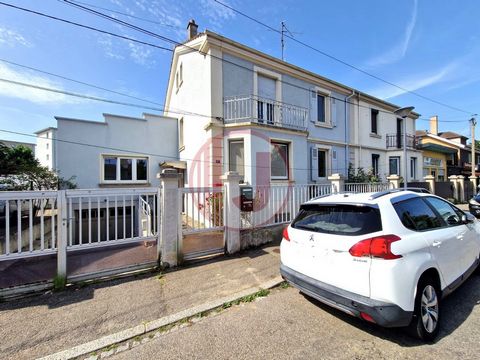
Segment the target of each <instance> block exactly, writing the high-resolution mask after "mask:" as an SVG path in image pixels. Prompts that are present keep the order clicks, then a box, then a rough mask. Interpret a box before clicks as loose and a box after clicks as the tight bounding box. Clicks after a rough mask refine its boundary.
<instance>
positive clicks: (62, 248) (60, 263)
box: [52, 190, 71, 287]
mask: <svg viewBox="0 0 480 360" xmlns="http://www.w3.org/2000/svg"><path fill="white" fill-rule="evenodd" d="M57 214H58V216H57V221H58V228H57V278H56V280H55V281H54V285H55V287H63V286H64V285H65V283H66V281H67V241H68V240H67V224H68V214H67V194H66V191H65V190H58V192H57ZM70 215H71V214H70ZM52 230H53V229H52Z"/></svg>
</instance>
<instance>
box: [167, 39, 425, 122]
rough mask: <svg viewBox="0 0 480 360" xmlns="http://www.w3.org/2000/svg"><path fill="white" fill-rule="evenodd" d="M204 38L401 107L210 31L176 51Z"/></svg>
mask: <svg viewBox="0 0 480 360" xmlns="http://www.w3.org/2000/svg"><path fill="white" fill-rule="evenodd" d="M203 36H205V37H207V40H208V37H211V38H215V39H217V40H219V41H220V42H221V44H222V46H224V45H225V44H229V45H231V46H234V47H236V48H240V49H243V50H245V51H248V52H250V53H253V54H255V55H257V56H261V57H263V58H265V59H267V60H269V61H271V62H274V63H276V64H278V65H279V66H287V67H289V68H291V69H293V70H295V71H298V72H301V73H303V74H305V75H308V76H312V77H315V78H317V79H318V80H321V81H326V82H329V83H331V84H333V85H335V86H337V87H340V88H343V90H344V91H345V92H349V93H352V92H355V93H356V94H358V95H359V96H360V97H362V98H363V100H370V101H375V102H377V103H381V104H382V105H384V106H385V107H388V108H390V109H392V111H393V110H394V109H398V108H400V107H401V106H399V105H396V104H393V103H390V102H388V101H385V100H382V99H379V98H376V97H374V96H372V95H370V94H367V93H365V92H362V91H360V90H358V89H355V88H352V87H350V86H347V85H344V84H342V83H339V82H337V81H335V80H331V79H329V78H327V77H324V76H322V75H319V74H317V73H314V72H312V71H309V70H306V69H304V68H301V67H299V66H297V65H294V64H291V63H288V62H286V61H283V60H281V59H279V58H276V57H274V56H271V55H268V54H266V53H264V52H261V51H259V50H256V49H254V48H251V47H249V46H247V45H244V44H241V43H239V42H236V41H235V40H232V39H230V38H227V37H224V36H222V35H220V34H217V33H215V32H212V31H210V30H205V31H204V32H202V33H198V34H197V35H196V36H195V37H193V38H192V39H189V40H187V41H185V42H184V43H183V44H179V45H177V46H176V47H175V49H177V48H181V47H182V46H188V45H187V44H188V43H189V42H192V41H194V40H197V39H198V38H200V37H203ZM222 51H226V49H225V47H222ZM175 53H176V52H174V55H173V57H172V64H171V69H170V70H172V66H173V63H174V62H173V59H174V58H175ZM167 97H168V88H167ZM411 115H412V117H415V118H418V117H420V114H419V113H417V112H415V111H412V113H411Z"/></svg>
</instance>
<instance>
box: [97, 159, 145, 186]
mask: <svg viewBox="0 0 480 360" xmlns="http://www.w3.org/2000/svg"><path fill="white" fill-rule="evenodd" d="M105 158H116V159H117V166H116V180H105V161H104V160H105ZM122 159H130V160H132V180H120V162H121V160H122ZM137 160H146V161H147V176H146V179H145V180H137ZM149 164H150V158H149V157H148V156H132V155H125V154H101V155H100V169H101V171H100V183H101V184H147V183H148V182H149V180H148V179H149V178H150V170H149Z"/></svg>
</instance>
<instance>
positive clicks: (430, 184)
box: [423, 175, 435, 194]
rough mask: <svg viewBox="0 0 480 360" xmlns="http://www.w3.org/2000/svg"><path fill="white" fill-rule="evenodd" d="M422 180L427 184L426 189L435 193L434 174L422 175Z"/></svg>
mask: <svg viewBox="0 0 480 360" xmlns="http://www.w3.org/2000/svg"><path fill="white" fill-rule="evenodd" d="M423 180H425V182H426V183H427V184H428V189H429V190H430V192H431V193H432V194H435V176H433V175H427V176H424V177H423Z"/></svg>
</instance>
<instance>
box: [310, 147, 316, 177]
mask: <svg viewBox="0 0 480 360" xmlns="http://www.w3.org/2000/svg"><path fill="white" fill-rule="evenodd" d="M310 165H311V173H310V177H311V179H312V181H317V179H318V149H317V148H316V147H315V146H313V147H311V148H310Z"/></svg>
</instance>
